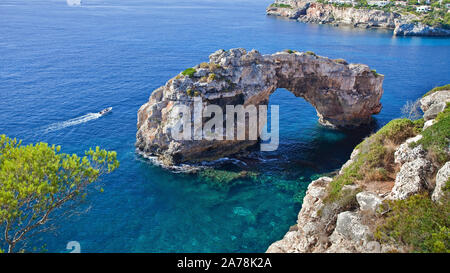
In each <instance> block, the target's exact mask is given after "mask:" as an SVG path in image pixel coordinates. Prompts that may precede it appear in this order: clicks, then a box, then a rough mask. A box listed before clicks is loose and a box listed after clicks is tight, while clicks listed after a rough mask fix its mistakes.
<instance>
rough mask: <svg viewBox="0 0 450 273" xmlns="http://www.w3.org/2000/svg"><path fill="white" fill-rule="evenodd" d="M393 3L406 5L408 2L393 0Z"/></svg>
mask: <svg viewBox="0 0 450 273" xmlns="http://www.w3.org/2000/svg"><path fill="white" fill-rule="evenodd" d="M394 3H395V5H396V6H406V5H407V4H408V2H406V1H395V2H394Z"/></svg>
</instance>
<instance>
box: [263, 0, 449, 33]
mask: <svg viewBox="0 0 450 273" xmlns="http://www.w3.org/2000/svg"><path fill="white" fill-rule="evenodd" d="M266 12H267V14H268V15H275V16H282V17H287V18H289V19H294V20H297V21H299V22H305V23H318V24H333V25H351V26H355V27H362V28H371V27H378V28H386V29H394V35H396V36H450V30H446V29H443V28H436V27H431V26H425V25H423V24H420V23H416V22H415V21H417V19H418V18H417V17H416V16H414V15H412V14H407V15H405V14H400V13H397V12H387V11H383V10H376V9H361V8H355V7H339V6H333V5H331V4H322V3H319V2H316V1H314V0H276V1H275V2H274V4H272V5H270V6H269V7H268V8H267V11H266Z"/></svg>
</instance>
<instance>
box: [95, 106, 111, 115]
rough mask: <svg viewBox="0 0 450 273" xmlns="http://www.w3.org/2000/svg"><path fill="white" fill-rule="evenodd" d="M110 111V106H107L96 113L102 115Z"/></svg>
mask: <svg viewBox="0 0 450 273" xmlns="http://www.w3.org/2000/svg"><path fill="white" fill-rule="evenodd" d="M111 111H112V107H108V108H105V109H103V110H102V111H100V112H98V113H99V114H100V115H102V116H103V115H106V114H108V113H109V112H111Z"/></svg>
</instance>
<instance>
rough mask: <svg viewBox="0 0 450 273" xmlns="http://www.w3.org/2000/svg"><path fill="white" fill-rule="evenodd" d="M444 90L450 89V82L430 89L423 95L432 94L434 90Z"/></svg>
mask: <svg viewBox="0 0 450 273" xmlns="http://www.w3.org/2000/svg"><path fill="white" fill-rule="evenodd" d="M443 90H450V84H446V85H443V86H437V87H435V88H433V89H431V90H430V91H428V92H427V93H426V94H425V95H423V97H426V96H428V95H431V94H433V93H434V92H437V91H443Z"/></svg>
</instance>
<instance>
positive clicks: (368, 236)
mask: <svg viewBox="0 0 450 273" xmlns="http://www.w3.org/2000/svg"><path fill="white" fill-rule="evenodd" d="M449 102H450V90H443V91H438V92H435V93H433V94H431V95H428V96H426V97H424V98H423V99H422V100H421V101H420V103H421V108H422V110H423V111H424V112H425V115H424V119H421V120H419V121H416V122H412V121H410V120H406V119H403V120H394V121H392V122H390V123H389V124H387V125H386V126H385V127H383V128H382V129H380V131H379V132H377V133H376V134H375V135H373V136H371V137H369V138H368V139H366V140H365V141H364V142H363V143H361V144H360V145H359V146H357V148H356V149H355V150H354V151H353V153H352V155H351V158H350V160H349V161H348V162H347V163H346V164H345V165H344V166H343V167H342V169H341V170H340V172H339V175H337V176H336V177H334V178H329V177H322V178H320V179H318V180H316V181H313V182H312V183H311V184H310V185H309V187H308V191H307V193H306V196H305V198H304V200H303V205H302V209H301V211H300V213H299V215H298V220H297V225H295V226H294V227H291V229H290V231H289V232H288V233H287V234H286V235H285V236H284V238H283V239H282V240H280V241H278V242H275V243H273V244H272V245H271V246H270V247H269V248H268V250H267V252H275V253H276V252H279V253H287V252H393V251H394V252H408V251H425V252H427V251H437V252H442V251H444V252H445V251H448V249H449V248H450V245H449V244H450V238H449V237H448V230H449V224H450V223H449V222H448V220H449V219H448V215H449V213H450V210H449V209H450V208H449V205H450V203H449V200H450V185H449V183H450V182H449V181H450V180H449V179H450V162H449V161H448V160H449V159H450V148H449V138H450V135H449V134H450V130H449V126H450V113H449V110H450V108H449ZM444 111H445V114H444ZM436 154H438V156H436ZM386 172H387V173H386ZM430 196H431V198H430ZM399 208H400V209H399ZM422 210H423V212H422ZM415 211H418V212H417V215H411V214H413V213H414V212H415ZM402 213H403V214H402ZM390 215H392V217H391V218H389V217H390ZM430 215H431V216H430ZM421 217H422V218H421ZM427 217H428V218H427ZM440 217H441V218H440ZM409 218H411V219H412V220H411V219H409ZM430 222H435V223H439V224H433V225H430V226H429V227H428V229H424V228H423V226H426V225H427V223H430ZM408 225H410V226H408ZM419 228H420V230H419ZM415 229H417V230H415ZM393 230H395V232H392V231H393ZM405 231H406V233H405V234H403V235H402V236H403V237H402V236H400V237H401V239H399V238H396V237H395V236H397V235H396V234H399V233H401V232H405ZM441 232H442V233H441ZM414 234H418V236H419V238H418V239H417V240H414ZM433 234H434V235H433ZM436 234H442V238H440V239H436V238H434V237H436ZM408 236H410V237H412V239H411V238H406V237H408ZM405 238H406V239H405ZM402 240H404V241H402ZM429 242H432V243H429ZM434 246H439V247H437V248H434Z"/></svg>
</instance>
